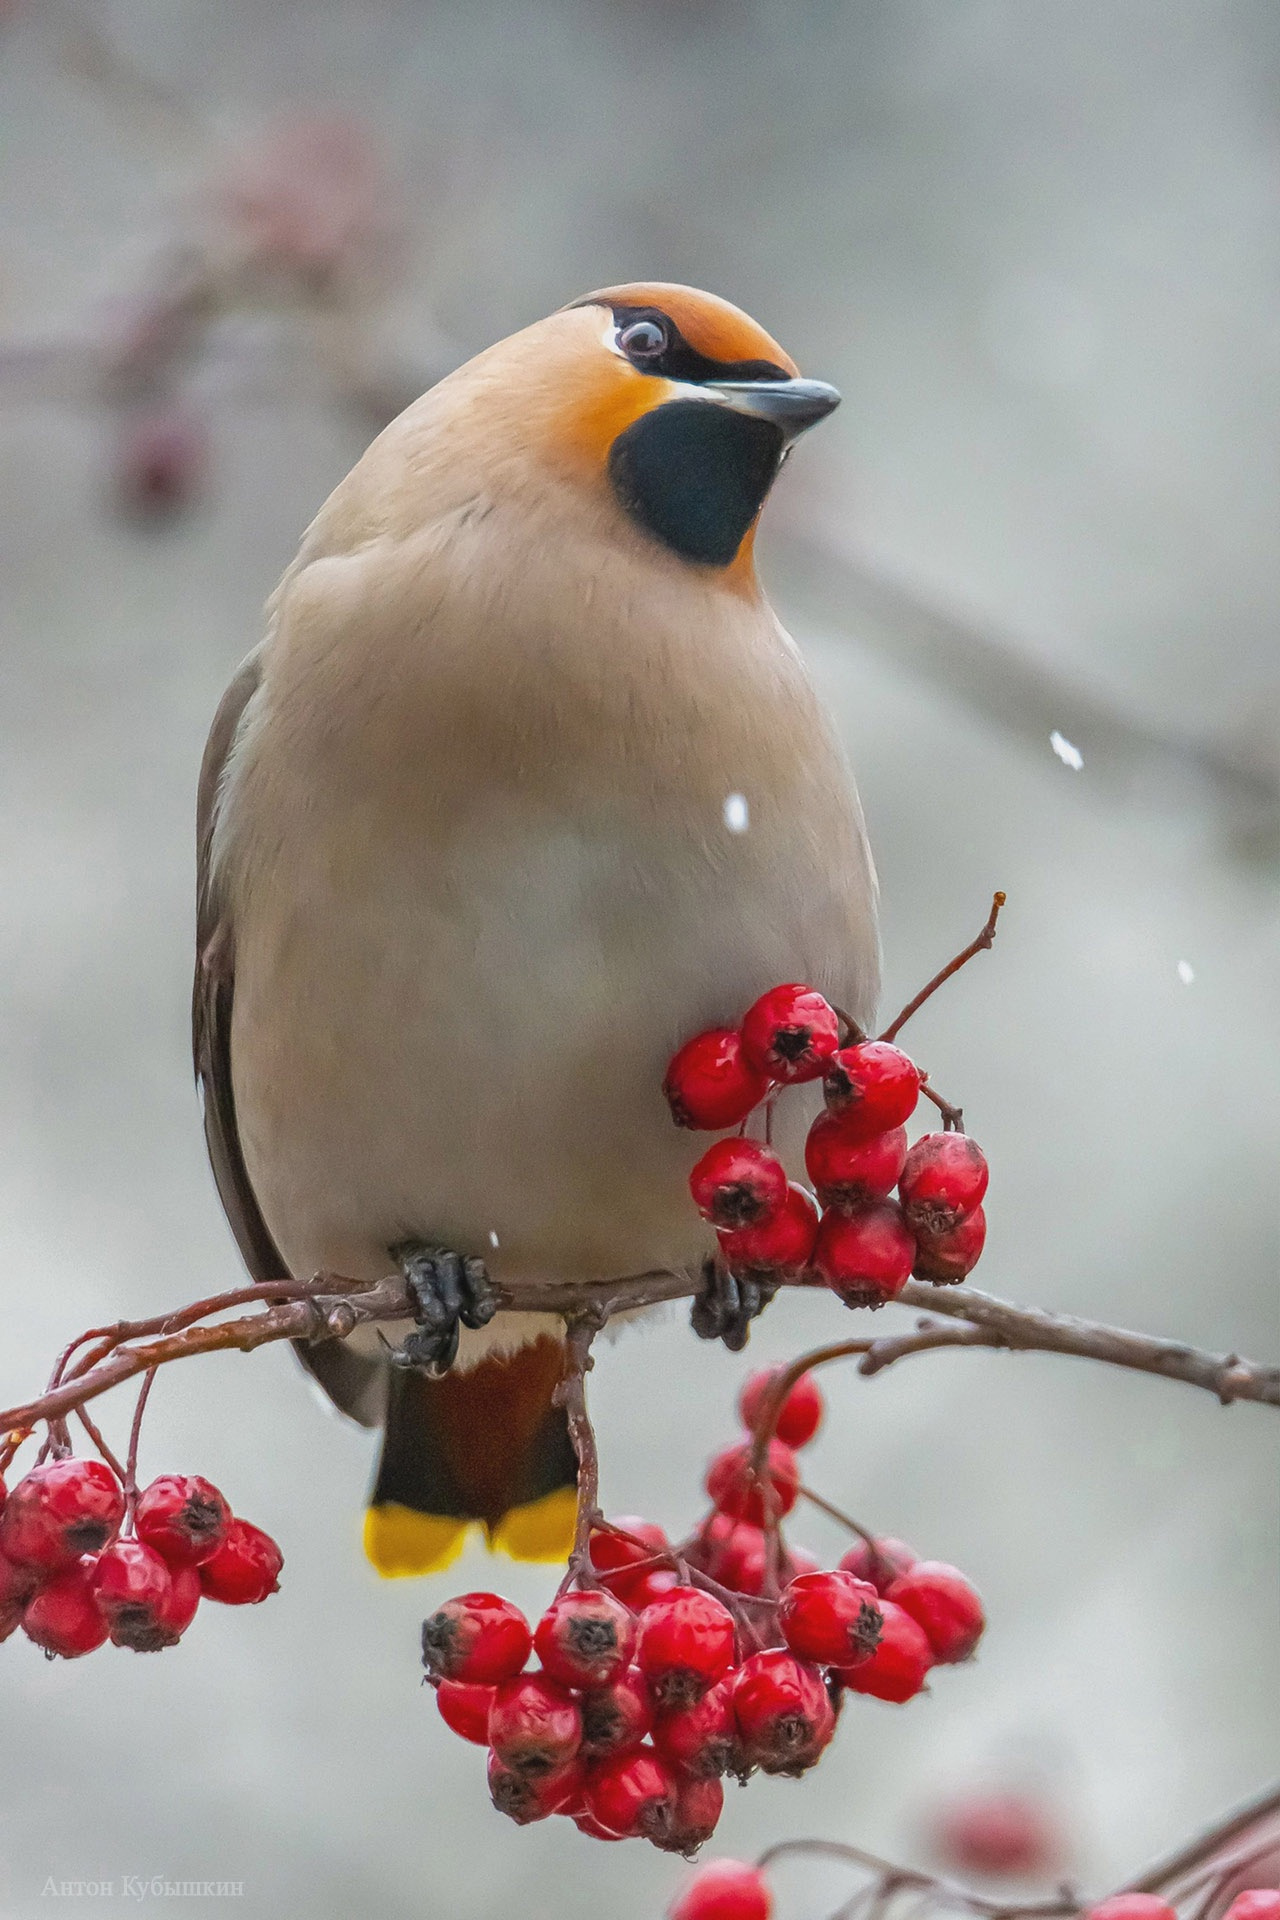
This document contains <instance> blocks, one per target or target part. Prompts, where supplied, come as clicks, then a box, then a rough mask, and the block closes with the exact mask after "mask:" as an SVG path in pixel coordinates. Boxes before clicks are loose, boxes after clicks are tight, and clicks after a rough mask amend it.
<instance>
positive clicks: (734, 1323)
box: [689, 1254, 778, 1353]
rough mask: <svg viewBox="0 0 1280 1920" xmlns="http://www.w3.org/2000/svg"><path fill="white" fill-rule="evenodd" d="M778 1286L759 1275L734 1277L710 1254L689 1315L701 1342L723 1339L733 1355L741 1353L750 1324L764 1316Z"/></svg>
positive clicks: (749, 1330)
mask: <svg viewBox="0 0 1280 1920" xmlns="http://www.w3.org/2000/svg"><path fill="white" fill-rule="evenodd" d="M777 1291H778V1289H777V1287H776V1286H775V1285H774V1284H773V1283H772V1282H771V1281H769V1280H767V1279H763V1278H762V1277H761V1276H760V1275H759V1274H753V1273H743V1274H732V1273H730V1271H729V1269H728V1267H726V1266H725V1265H724V1263H723V1261H721V1260H717V1259H716V1257H715V1255H714V1254H712V1255H710V1256H709V1257H708V1258H707V1259H706V1260H704V1261H703V1263H702V1291H701V1293H700V1294H699V1295H698V1296H697V1298H696V1299H695V1301H694V1303H693V1307H692V1309H691V1311H690V1314H689V1321H690V1325H691V1326H692V1327H693V1330H694V1332H695V1333H696V1334H697V1336H698V1338H699V1339H700V1340H723V1341H724V1344H725V1345H726V1347H728V1349H729V1351H730V1353H741V1352H742V1349H743V1348H744V1347H745V1346H746V1344H747V1340H748V1338H749V1336H750V1332H751V1322H752V1321H753V1320H754V1319H755V1317H756V1315H757V1314H759V1313H763V1312H764V1310H765V1308H766V1307H767V1306H768V1304H769V1302H770V1301H771V1300H772V1298H773V1296H774V1294H775V1293H776V1292H777Z"/></svg>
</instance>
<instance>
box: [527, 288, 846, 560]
mask: <svg viewBox="0 0 1280 1920" xmlns="http://www.w3.org/2000/svg"><path fill="white" fill-rule="evenodd" d="M543 326H544V327H547V326H551V327H554V328H555V329H556V330H557V333H559V334H560V336H561V338H562V340H563V343H564V345H565V347H566V348H567V349H568V348H569V347H570V339H571V340H572V349H571V350H572V354H573V377H572V380H571V381H568V380H566V381H565V382H564V384H561V383H560V382H559V381H557V382H556V391H557V394H558V397H559V402H560V404H558V405H557V407H556V409H555V411H556V422H555V452H556V454H557V455H558V456H559V457H560V458H561V459H565V460H568V461H570V462H572V464H573V465H574V466H575V468H577V470H578V471H579V472H580V473H582V474H583V475H584V477H587V478H588V479H591V478H592V477H594V478H595V479H597V480H599V479H601V478H604V477H605V476H607V478H608V483H609V484H610V486H611V487H612V489H613V492H614V494H615V495H616V497H617V499H618V501H619V502H620V504H621V505H622V507H623V508H624V510H625V511H626V512H627V514H628V515H629V517H630V519H631V520H632V522H633V523H635V524H637V525H639V526H640V527H641V528H643V530H644V531H645V532H646V534H648V535H649V536H651V537H653V538H654V539H656V540H658V541H659V542H660V544H662V545H663V546H665V547H666V548H668V549H669V550H670V551H673V552H675V553H677V554H679V555H680V556H681V557H682V558H684V559H686V560H688V561H690V562H691V563H693V564H695V565H703V566H708V567H722V568H730V567H732V566H733V565H734V563H735V562H737V563H741V564H746V565H747V566H749V564H750V545H751V535H752V532H753V530H754V526H755V521H756V517H757V515H758V513H759V510H760V507H761V505H762V504H763V501H764V499H765V496H766V495H767V493H768V490H769V487H770V486H771V485H772V482H773V479H774V476H775V474H776V472H777V469H778V467H779V465H780V464H781V461H782V458H783V456H784V454H785V453H786V451H787V449H788V447H789V445H790V443H791V441H792V440H793V439H794V438H795V436H796V434H797V433H799V432H801V431H803V429H804V428H805V427H806V426H808V425H811V424H812V423H813V421H815V420H817V419H819V418H821V417H822V415H823V414H825V413H827V412H829V411H830V410H831V408H832V407H833V406H834V405H835V404H836V402H837V401H838V398H839V396H838V395H837V394H836V393H835V391H834V389H833V388H829V387H824V386H821V385H820V383H818V382H816V381H804V380H801V379H800V378H799V374H798V370H797V367H796V364H795V362H794V360H792V359H791V357H790V355H789V354H787V353H785V352H784V351H783V349H782V348H781V347H780V346H779V345H778V343H777V341H776V340H774V339H773V338H772V337H771V336H770V335H769V334H767V333H766V332H765V331H764V329H763V327H760V326H758V325H757V324H756V322H755V321H754V320H752V319H751V318H750V316H749V315H748V314H745V313H743V312H742V311H741V309H740V308H738V307H735V306H733V305H731V304H730V302H729V301H727V300H721V299H719V298H717V297H716V296H715V295H714V294H709V293H701V292H699V291H698V290H697V289H696V288H693V287H683V286H674V285H665V284H662V283H649V282H639V283H636V284H633V285H628V286H619V287H608V288H604V289H602V290H601V291H599V292H596V293H592V294H588V295H587V296H585V298H584V299H581V300H577V301H575V302H574V303H573V305H572V306H571V307H569V308H564V309H562V310H561V312H560V314H559V315H556V316H554V317H553V320H552V322H550V323H545V322H544V323H543ZM531 331H532V332H534V333H537V332H539V331H541V329H534V330H531Z"/></svg>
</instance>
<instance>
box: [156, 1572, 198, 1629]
mask: <svg viewBox="0 0 1280 1920" xmlns="http://www.w3.org/2000/svg"><path fill="white" fill-rule="evenodd" d="M200 1600H201V1588H200V1575H199V1574H198V1573H197V1572H196V1570H195V1568H194V1567H170V1569H169V1598H168V1600H167V1601H166V1602H165V1604H164V1605H163V1606H162V1607H161V1609H160V1614H159V1621H160V1627H161V1630H162V1632H164V1633H166V1634H171V1635H172V1639H170V1640H169V1641H168V1642H167V1643H166V1644H167V1645H169V1646H172V1645H173V1643H174V1641H176V1640H181V1638H182V1636H183V1634H184V1633H185V1632H186V1630H187V1628H188V1627H189V1626H190V1625H191V1622H192V1621H193V1620H194V1619H195V1617H196V1610H197V1608H198V1607H199V1605H200Z"/></svg>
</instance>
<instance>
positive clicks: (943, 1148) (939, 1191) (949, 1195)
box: [898, 1133, 987, 1240]
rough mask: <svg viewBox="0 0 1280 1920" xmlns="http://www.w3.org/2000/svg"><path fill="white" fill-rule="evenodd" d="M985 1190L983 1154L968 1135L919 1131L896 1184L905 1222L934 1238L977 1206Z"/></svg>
mask: <svg viewBox="0 0 1280 1920" xmlns="http://www.w3.org/2000/svg"><path fill="white" fill-rule="evenodd" d="M986 1191H987V1160H986V1155H985V1154H984V1153H983V1151H982V1148H981V1147H980V1146H979V1145H978V1144H977V1142H976V1141H974V1140H971V1139H970V1138H969V1136H968V1134H967V1133H926V1134H924V1135H922V1137H921V1138H920V1139H919V1140H917V1141H916V1143H915V1145H914V1147H912V1149H911V1151H910V1153H909V1154H908V1155H907V1164H906V1165H905V1167H904V1168H903V1169H902V1179H901V1180H900V1182H899V1183H898V1192H899V1194H900V1195H901V1197H902V1206H903V1211H904V1212H905V1214H906V1216H907V1221H908V1223H909V1225H910V1226H911V1227H912V1229H913V1230H914V1231H915V1232H916V1233H924V1234H928V1235H929V1236H930V1238H931V1239H935V1240H936V1239H940V1238H941V1236H942V1235H943V1234H944V1233H950V1232H951V1231H952V1229H953V1228H955V1227H958V1226H959V1225H960V1222H961V1221H962V1220H963V1219H964V1218H965V1216H966V1215H967V1214H970V1213H972V1212H973V1210H974V1208H975V1207H979V1206H981V1205H982V1198H983V1195H984V1194H985V1193H986Z"/></svg>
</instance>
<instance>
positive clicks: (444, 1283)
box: [391, 1241, 498, 1378]
mask: <svg viewBox="0 0 1280 1920" xmlns="http://www.w3.org/2000/svg"><path fill="white" fill-rule="evenodd" d="M391 1257H392V1259H393V1260H394V1261H395V1262H396V1265H397V1266H398V1267H399V1269H400V1271H401V1273H402V1274H403V1275H404V1277H405V1283H406V1285H407V1287H408V1289H409V1296H410V1299H411V1300H412V1301H413V1308H414V1319H415V1320H416V1321H417V1323H418V1324H417V1326H416V1327H415V1328H414V1330H413V1332H412V1333H410V1334H408V1335H406V1337H405V1339H404V1340H403V1341H402V1342H401V1344H400V1345H399V1346H398V1347H394V1348H393V1349H392V1351H391V1360H392V1364H393V1365H395V1366H398V1367H409V1368H412V1369H413V1370H414V1371H415V1372H418V1373H427V1374H430V1375H431V1376H432V1377H433V1378H438V1377H439V1375H440V1374H442V1373H447V1372H448V1371H449V1369H450V1367H451V1366H452V1365H453V1363H454V1361H455V1360H456V1359H457V1357H458V1334H459V1329H460V1328H462V1327H471V1328H477V1327H484V1326H487V1325H488V1324H489V1322H490V1320H492V1318H493V1316H494V1314H495V1313H496V1312H497V1311H498V1292H497V1288H496V1287H495V1286H494V1284H493V1281H492V1280H491V1279H490V1278H489V1272H488V1269H487V1267H486V1266H485V1264H484V1261H483V1260H477V1259H474V1258H469V1257H466V1256H464V1255H462V1254H460V1253H454V1252H453V1250H452V1248H450V1247H431V1246H424V1245H422V1244H421V1243H420V1242H417V1241H414V1242H411V1243H410V1244H408V1245H405V1246H399V1247H393V1248H392V1249H391Z"/></svg>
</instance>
